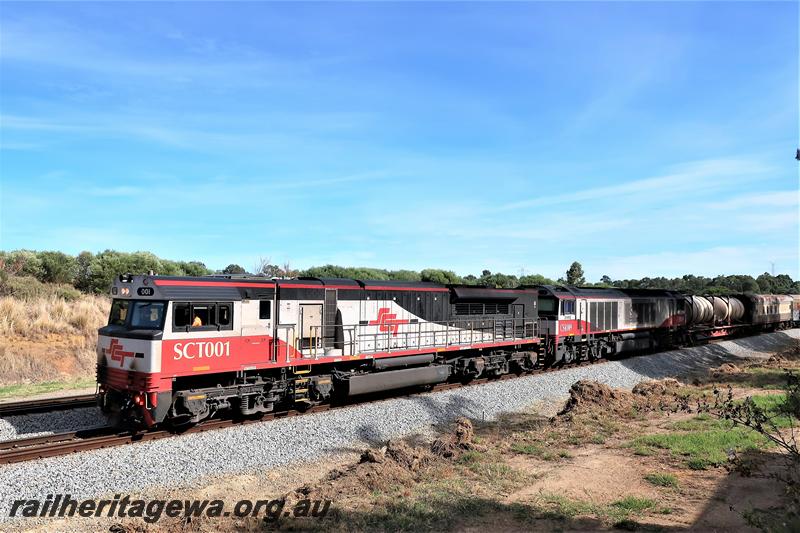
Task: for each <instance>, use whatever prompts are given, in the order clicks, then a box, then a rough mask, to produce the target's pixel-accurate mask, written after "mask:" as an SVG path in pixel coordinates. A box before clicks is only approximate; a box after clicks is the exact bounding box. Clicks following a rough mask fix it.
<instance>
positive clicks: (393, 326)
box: [369, 307, 408, 337]
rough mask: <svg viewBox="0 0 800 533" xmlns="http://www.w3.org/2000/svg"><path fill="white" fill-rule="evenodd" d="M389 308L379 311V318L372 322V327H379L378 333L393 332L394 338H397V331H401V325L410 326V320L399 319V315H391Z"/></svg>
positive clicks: (382, 308) (370, 322) (370, 323)
mask: <svg viewBox="0 0 800 533" xmlns="http://www.w3.org/2000/svg"><path fill="white" fill-rule="evenodd" d="M389 311H390V309H389V308H388V307H381V308H380V309H378V318H377V319H375V320H370V321H369V325H370V326H378V331H381V332H388V331H391V332H392V335H393V336H395V337H396V336H397V330H398V329H400V324H408V320H407V319H404V318H397V313H390V312H389Z"/></svg>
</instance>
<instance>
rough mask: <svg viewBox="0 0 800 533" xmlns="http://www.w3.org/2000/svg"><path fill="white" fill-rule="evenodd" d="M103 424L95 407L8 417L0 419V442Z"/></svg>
mask: <svg viewBox="0 0 800 533" xmlns="http://www.w3.org/2000/svg"><path fill="white" fill-rule="evenodd" d="M105 423H106V419H105V417H104V416H103V413H101V412H100V409H99V408H97V407H83V408H80V409H65V410H63V411H57V412H55V413H33V414H29V415H20V416H8V417H5V418H0V441H4V440H12V439H21V438H28V437H38V436H41V435H52V434H54V433H64V432H67V431H77V430H80V429H88V428H93V427H98V426H104V425H105Z"/></svg>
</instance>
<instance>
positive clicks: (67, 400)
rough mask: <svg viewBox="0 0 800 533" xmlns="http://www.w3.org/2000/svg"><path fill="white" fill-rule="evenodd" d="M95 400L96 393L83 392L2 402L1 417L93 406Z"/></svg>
mask: <svg viewBox="0 0 800 533" xmlns="http://www.w3.org/2000/svg"><path fill="white" fill-rule="evenodd" d="M95 402H96V397H95V395H94V394H81V395H79V396H63V397H61V398H45V399H43V400H24V401H21V402H7V403H0V417H7V416H20V415H28V414H32V413H47V412H51V411H63V410H66V409H78V408H81V407H91V406H93V405H95Z"/></svg>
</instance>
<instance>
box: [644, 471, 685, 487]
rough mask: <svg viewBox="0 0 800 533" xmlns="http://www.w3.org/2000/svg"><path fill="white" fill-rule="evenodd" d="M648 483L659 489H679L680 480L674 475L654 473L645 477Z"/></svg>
mask: <svg viewBox="0 0 800 533" xmlns="http://www.w3.org/2000/svg"><path fill="white" fill-rule="evenodd" d="M644 479H645V480H647V481H648V482H650V483H652V484H653V485H656V486H657V487H677V486H678V478H677V477H675V476H674V475H673V474H664V473H660V472H652V473H650V474H647V475H645V476H644Z"/></svg>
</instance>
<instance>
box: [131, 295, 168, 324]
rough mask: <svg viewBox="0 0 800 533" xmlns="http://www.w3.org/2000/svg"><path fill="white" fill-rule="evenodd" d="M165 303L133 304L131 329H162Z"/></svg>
mask: <svg viewBox="0 0 800 533" xmlns="http://www.w3.org/2000/svg"><path fill="white" fill-rule="evenodd" d="M164 307H165V305H164V302H141V301H140V302H133V309H132V311H131V329H161V325H162V323H163V321H164Z"/></svg>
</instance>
